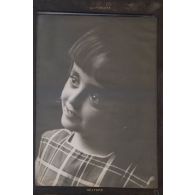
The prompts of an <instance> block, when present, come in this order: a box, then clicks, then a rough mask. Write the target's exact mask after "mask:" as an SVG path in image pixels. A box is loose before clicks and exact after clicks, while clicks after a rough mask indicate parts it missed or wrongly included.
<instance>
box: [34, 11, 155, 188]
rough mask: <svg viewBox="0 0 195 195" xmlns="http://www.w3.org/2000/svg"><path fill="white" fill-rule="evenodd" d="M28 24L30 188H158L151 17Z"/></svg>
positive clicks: (43, 17)
mask: <svg viewBox="0 0 195 195" xmlns="http://www.w3.org/2000/svg"><path fill="white" fill-rule="evenodd" d="M36 20H37V21H36V61H35V63H36V72H35V74H36V105H35V107H36V124H35V134H36V137H35V146H36V150H35V155H36V159H35V185H36V186H65V187H68V186H74V187H77V186H78V187H115V188H149V189H155V188H158V162H157V156H158V153H157V150H158V149H157V52H156V51H157V19H156V17H154V16H117V17H116V16H109V15H86V14H62V13H52V14H51V13H39V14H38V15H37V19H36Z"/></svg>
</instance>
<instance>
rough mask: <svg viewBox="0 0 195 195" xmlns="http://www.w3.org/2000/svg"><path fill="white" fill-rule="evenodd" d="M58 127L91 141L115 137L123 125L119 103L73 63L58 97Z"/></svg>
mask: <svg viewBox="0 0 195 195" xmlns="http://www.w3.org/2000/svg"><path fill="white" fill-rule="evenodd" d="M61 100H62V118H61V122H62V125H63V126H64V127H65V128H67V129H70V130H74V131H77V132H79V133H80V134H81V135H82V136H84V137H85V138H89V139H91V140H96V139H98V138H100V139H110V138H111V137H112V138H113V137H117V136H118V133H119V131H120V130H121V127H122V125H123V123H122V122H121V118H122V115H123V112H122V110H121V109H122V107H121V102H119V101H115V100H114V99H112V98H111V97H110V95H109V92H108V90H106V89H105V88H104V86H102V85H100V83H98V82H97V81H96V80H95V79H94V78H93V76H92V75H89V74H86V73H85V72H84V71H83V70H82V69H81V68H80V67H79V66H77V65H76V64H75V63H74V65H73V68H72V71H71V73H70V76H69V78H68V80H67V82H66V83H65V86H64V89H63V91H62V95H61Z"/></svg>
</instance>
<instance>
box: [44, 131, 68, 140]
mask: <svg viewBox="0 0 195 195" xmlns="http://www.w3.org/2000/svg"><path fill="white" fill-rule="evenodd" d="M70 135H71V131H70V130H68V129H54V130H48V131H45V132H44V133H43V134H42V139H47V140H54V141H55V142H60V141H62V140H64V139H66V138H67V137H69V136H70Z"/></svg>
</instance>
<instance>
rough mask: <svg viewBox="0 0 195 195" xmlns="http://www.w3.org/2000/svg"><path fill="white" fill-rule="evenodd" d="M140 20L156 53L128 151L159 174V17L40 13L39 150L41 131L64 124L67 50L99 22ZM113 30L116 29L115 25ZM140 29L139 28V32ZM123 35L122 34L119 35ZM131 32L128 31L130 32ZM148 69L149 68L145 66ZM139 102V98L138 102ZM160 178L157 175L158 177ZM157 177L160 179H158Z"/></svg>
mask: <svg viewBox="0 0 195 195" xmlns="http://www.w3.org/2000/svg"><path fill="white" fill-rule="evenodd" d="M113 22H114V23H116V28H117V24H119V23H124V24H126V25H127V26H128V24H129V23H136V22H140V23H143V24H144V25H145V27H146V28H150V29H151V32H153V33H154V39H153V43H152V44H153V47H152V49H151V48H150V49H151V53H153V55H154V60H153V63H151V68H150V72H149V76H150V77H149V79H151V80H150V83H151V88H152V89H153V91H152V94H151V98H150V100H149V101H148V100H147V101H145V100H144V99H143V102H142V105H143V106H142V109H141V110H139V113H138V114H137V115H136V121H137V129H139V130H141V131H140V132H141V135H140V139H139V140H134V141H133V142H132V141H131V145H129V146H128V147H127V151H124V152H126V153H129V154H130V155H131V154H134V155H135V156H136V160H137V161H138V162H139V164H143V165H144V166H143V167H144V168H143V169H147V170H148V171H149V172H152V173H153V175H154V176H155V177H156V176H157V145H156V133H157V129H156V128H157V127H156V126H157V124H156V123H157V122H156V118H157V117H156V34H157V33H156V23H157V21H156V19H155V18H154V17H108V16H70V15H55V14H54V15H39V16H38V17H37V40H36V86H37V87H36V140H35V144H36V154H37V151H38V147H39V142H40V137H41V134H42V133H43V132H44V131H46V130H52V129H57V128H62V126H61V123H60V119H61V113H62V112H61V103H60V101H59V97H60V95H61V91H62V89H63V86H64V83H65V80H66V78H67V70H68V68H69V66H70V58H69V56H68V54H67V52H68V50H69V48H70V47H71V46H72V44H73V43H74V42H75V41H76V40H77V39H78V38H79V37H80V36H81V35H83V33H85V32H86V31H88V30H90V29H91V28H93V27H97V26H98V24H100V25H101V24H102V23H104V24H107V25H109V24H110V23H113ZM113 30H114V29H113ZM138 33H140V32H138ZM119 36H120V35H119ZM127 36H128V35H127ZM146 71H147V70H146ZM135 103H136V102H135ZM156 179H157V177H156ZM156 181H157V180H156Z"/></svg>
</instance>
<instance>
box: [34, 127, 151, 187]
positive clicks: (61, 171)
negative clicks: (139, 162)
mask: <svg viewBox="0 0 195 195" xmlns="http://www.w3.org/2000/svg"><path fill="white" fill-rule="evenodd" d="M70 136H71V132H70V131H69V130H67V129H58V130H52V131H47V132H45V133H44V134H43V136H42V138H41V142H40V148H39V154H38V157H37V159H36V165H35V172H36V173H35V179H36V185H39V186H85V187H86V186H87V187H126V188H150V181H151V180H152V177H148V178H146V177H144V178H143V177H140V176H138V175H137V174H136V170H137V167H136V166H135V165H133V164H132V163H130V164H129V166H128V167H126V168H122V167H119V166H118V165H117V164H116V163H115V162H116V158H117V156H115V154H114V153H111V154H109V155H107V156H104V157H99V156H95V155H89V154H85V153H83V152H81V151H79V150H78V149H75V148H74V147H73V146H72V145H71V144H70V143H69V142H68V139H69V138H70Z"/></svg>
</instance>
